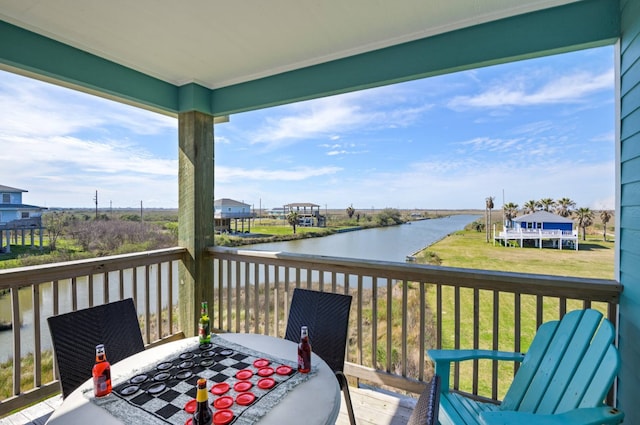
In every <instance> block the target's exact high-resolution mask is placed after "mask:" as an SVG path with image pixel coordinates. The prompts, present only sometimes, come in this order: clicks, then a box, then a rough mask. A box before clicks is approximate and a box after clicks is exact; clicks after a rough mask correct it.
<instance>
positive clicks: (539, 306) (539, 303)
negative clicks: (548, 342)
mask: <svg viewBox="0 0 640 425" xmlns="http://www.w3.org/2000/svg"><path fill="white" fill-rule="evenodd" d="M543 321H544V312H543V299H542V296H541V295H536V329H538V328H539V327H540V325H542V322H543Z"/></svg>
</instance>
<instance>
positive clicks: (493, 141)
mask: <svg viewBox="0 0 640 425" xmlns="http://www.w3.org/2000/svg"><path fill="white" fill-rule="evenodd" d="M613 58H614V50H613V47H602V48H597V49H589V50H583V51H579V52H573V53H568V54H562V55H555V56H549V57H545V58H538V59H531V60H526V61H519V62H513V63H509V64H504V65H497V66H491V67H485V68H479V69H475V70H471V71H464V72H457V73H452V74H447V75H442V76H437V77H431V78H426V79H421V80H415V81H411V82H406V83H400V84H394V85H388V86H384V87H379V88H375V89H369V90H363V91H359V92H354V93H348V94H344V95H337V96H332V97H326V98H321V99H316V100H311V101H305V102H299V103H295V104H289V105H284V106H278V107H273V108H268V109H263V110H260V111H253V112H245V113H241V114H236V115H232V116H230V121H229V122H227V123H222V124H217V125H216V126H215V129H214V137H215V142H214V144H215V145H214V150H215V177H214V197H215V198H216V199H220V198H231V199H235V200H237V201H241V202H245V203H247V204H250V205H252V206H253V207H254V208H255V209H258V208H262V209H266V208H274V207H280V206H282V205H284V204H288V203H294V202H312V203H315V204H318V205H320V206H321V208H328V209H344V208H347V207H348V206H353V207H354V208H356V209H373V208H375V209H379V208H400V209H414V208H416V209H484V206H485V199H486V198H487V197H489V196H493V197H494V198H495V201H494V203H495V205H496V208H501V206H502V204H503V202H507V203H508V202H513V203H516V204H518V205H519V206H520V207H522V206H523V205H524V203H525V202H527V201H529V200H539V199H542V198H552V199H560V198H565V197H567V198H570V199H572V200H573V201H575V202H576V204H577V207H589V208H592V209H613V208H614V207H615V84H614V81H615V80H614V59H613ZM0 185H5V186H10V187H15V188H19V189H23V190H26V191H27V192H26V193H24V194H23V202H24V203H26V204H30V205H38V206H42V207H47V208H53V207H63V208H71V207H82V208H84V207H86V208H92V207H94V206H95V197H96V192H97V194H98V207H99V208H105V209H106V208H139V207H140V205H141V204H142V205H143V207H147V208H177V206H178V121H177V119H176V118H172V117H167V116H164V115H160V114H157V113H153V112H149V111H145V110H142V109H138V108H135V107H131V106H127V105H124V104H120V103H117V102H114V101H110V100H106V99H102V98H99V97H96V96H92V95H88V94H84V93H80V92H77V91H73V90H70V89H66V88H62V87H58V86H55V85H52V84H48V83H43V82H39V81H36V80H33V79H29V78H26V77H22V76H18V75H15V74H11V73H7V72H4V71H0Z"/></svg>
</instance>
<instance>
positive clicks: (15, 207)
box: [0, 204, 47, 210]
mask: <svg viewBox="0 0 640 425" xmlns="http://www.w3.org/2000/svg"><path fill="white" fill-rule="evenodd" d="M24 209H38V210H46V209H47V207H38V206H36V205H27V204H0V210H24Z"/></svg>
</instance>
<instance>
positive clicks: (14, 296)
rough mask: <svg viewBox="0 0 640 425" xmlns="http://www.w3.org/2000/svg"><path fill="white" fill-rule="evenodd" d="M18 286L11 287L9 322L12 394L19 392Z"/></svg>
mask: <svg viewBox="0 0 640 425" xmlns="http://www.w3.org/2000/svg"><path fill="white" fill-rule="evenodd" d="M18 291H19V289H18V287H15V288H11V323H13V324H14V326H13V328H12V332H13V395H18V394H20V387H21V376H22V370H21V369H22V365H21V359H22V353H21V351H20V337H21V335H20V325H21V322H20V297H19V296H18V295H19V294H18Z"/></svg>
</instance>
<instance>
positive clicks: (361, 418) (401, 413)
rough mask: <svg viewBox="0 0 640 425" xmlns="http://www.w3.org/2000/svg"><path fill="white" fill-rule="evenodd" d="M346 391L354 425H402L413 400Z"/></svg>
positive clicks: (10, 422)
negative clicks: (349, 400) (354, 419)
mask: <svg viewBox="0 0 640 425" xmlns="http://www.w3.org/2000/svg"><path fill="white" fill-rule="evenodd" d="M349 391H350V394H351V402H352V404H353V411H354V412H355V415H356V423H357V424H358V425H374V424H375V425H404V424H406V423H407V420H408V419H409V416H410V415H411V412H412V411H413V407H414V406H415V399H413V398H410V397H405V396H395V395H389V394H385V393H381V392H378V391H374V390H369V389H365V388H353V387H350V388H349ZM341 398H342V404H341V406H340V414H339V415H338V420H337V421H336V425H349V416H348V415H347V409H346V407H345V404H344V396H342V394H341ZM60 403H62V396H61V395H57V396H55V397H52V398H50V399H48V400H45V401H43V402H41V403H38V404H36V405H33V406H31V407H27V408H26V409H24V410H21V411H20V412H17V413H14V414H13V415H11V416H7V417H5V418H2V419H0V425H26V424H28V425H32V424H33V425H43V424H44V423H45V422H46V421H47V419H48V418H49V416H50V415H51V413H53V411H54V410H55V408H56V407H58V406H59V405H60Z"/></svg>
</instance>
